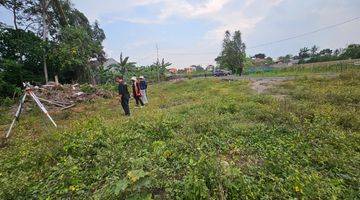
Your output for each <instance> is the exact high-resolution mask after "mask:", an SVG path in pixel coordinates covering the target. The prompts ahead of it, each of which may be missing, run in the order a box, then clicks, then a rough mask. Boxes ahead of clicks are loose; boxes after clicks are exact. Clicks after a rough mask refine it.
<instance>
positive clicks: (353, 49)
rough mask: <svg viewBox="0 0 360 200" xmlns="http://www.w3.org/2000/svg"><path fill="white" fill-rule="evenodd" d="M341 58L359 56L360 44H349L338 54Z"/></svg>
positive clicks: (355, 57)
mask: <svg viewBox="0 0 360 200" xmlns="http://www.w3.org/2000/svg"><path fill="white" fill-rule="evenodd" d="M340 57H341V58H343V59H349V58H351V59H357V58H360V44H350V45H349V46H348V47H347V48H345V50H344V52H343V53H342V54H341V55H340Z"/></svg>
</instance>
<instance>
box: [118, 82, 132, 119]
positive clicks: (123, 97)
mask: <svg viewBox="0 0 360 200" xmlns="http://www.w3.org/2000/svg"><path fill="white" fill-rule="evenodd" d="M115 81H116V82H117V83H118V84H119V86H118V90H119V97H120V102H121V106H122V108H123V109H124V112H125V115H126V116H130V108H129V99H130V94H129V91H128V87H127V84H126V83H125V82H124V78H123V77H122V76H117V77H116V78H115Z"/></svg>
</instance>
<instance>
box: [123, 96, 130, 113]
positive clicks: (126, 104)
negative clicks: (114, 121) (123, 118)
mask: <svg viewBox="0 0 360 200" xmlns="http://www.w3.org/2000/svg"><path fill="white" fill-rule="evenodd" d="M121 106H122V108H123V109H124V112H125V115H130V108H129V98H121Z"/></svg>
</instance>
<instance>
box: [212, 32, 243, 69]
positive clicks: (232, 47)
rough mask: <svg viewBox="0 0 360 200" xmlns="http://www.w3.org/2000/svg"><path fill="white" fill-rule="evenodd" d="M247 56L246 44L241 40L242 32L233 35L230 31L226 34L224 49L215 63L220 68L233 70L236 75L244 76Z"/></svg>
mask: <svg viewBox="0 0 360 200" xmlns="http://www.w3.org/2000/svg"><path fill="white" fill-rule="evenodd" d="M245 58H246V54H245V43H243V41H242V39H241V33H240V31H235V32H234V35H231V33H230V32H229V31H226V32H225V37H224V41H223V49H222V51H221V53H220V55H219V56H218V57H217V58H216V59H215V61H216V62H217V63H218V64H219V65H220V68H225V69H228V70H231V71H232V72H233V73H235V74H240V75H241V74H242V71H243V68H244V62H245Z"/></svg>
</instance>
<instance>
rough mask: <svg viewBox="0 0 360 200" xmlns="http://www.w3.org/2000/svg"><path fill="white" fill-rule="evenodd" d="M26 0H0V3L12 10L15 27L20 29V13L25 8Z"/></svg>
mask: <svg viewBox="0 0 360 200" xmlns="http://www.w3.org/2000/svg"><path fill="white" fill-rule="evenodd" d="M24 4H25V1H24V0H0V5H2V6H4V7H5V8H6V9H8V10H10V11H11V12H12V14H13V23H14V28H15V29H16V30H17V29H18V22H17V21H18V19H19V17H20V16H19V15H18V13H19V12H21V11H23V9H24Z"/></svg>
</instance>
